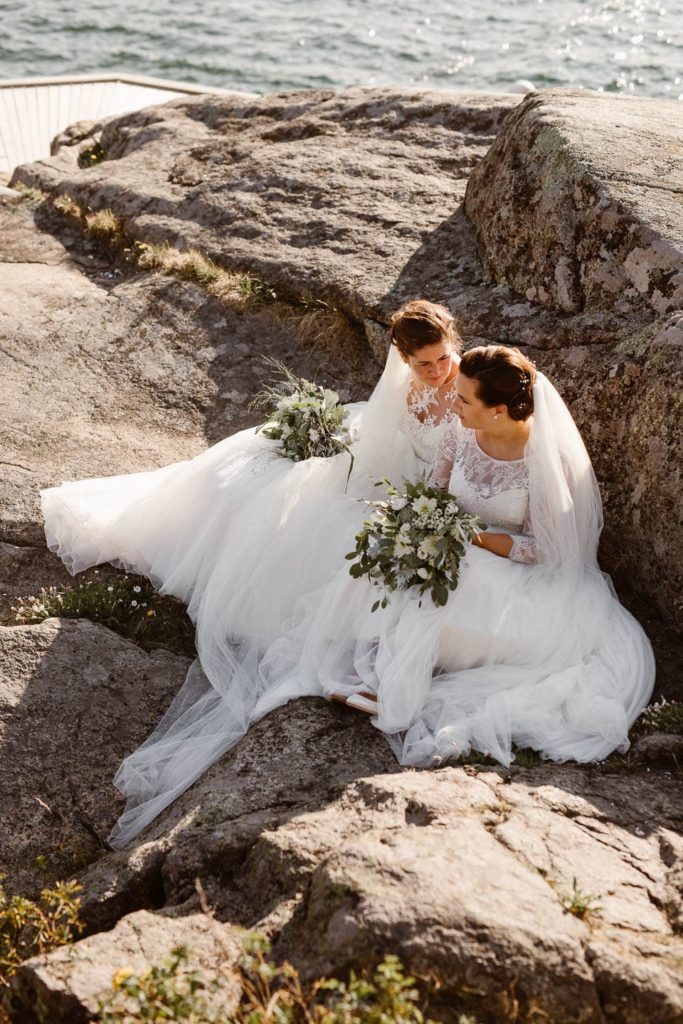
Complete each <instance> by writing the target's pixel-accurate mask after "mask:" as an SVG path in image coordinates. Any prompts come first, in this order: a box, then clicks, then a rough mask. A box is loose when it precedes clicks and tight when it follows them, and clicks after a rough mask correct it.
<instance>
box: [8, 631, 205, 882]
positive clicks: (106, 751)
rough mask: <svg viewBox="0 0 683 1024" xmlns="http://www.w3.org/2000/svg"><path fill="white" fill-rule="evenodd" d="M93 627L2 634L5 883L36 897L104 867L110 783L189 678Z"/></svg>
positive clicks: (114, 802)
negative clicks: (94, 865) (91, 867)
mask: <svg viewBox="0 0 683 1024" xmlns="http://www.w3.org/2000/svg"><path fill="white" fill-rule="evenodd" d="M187 665H188V662H187V661H186V660H185V659H184V658H180V657H177V656H176V655H172V654H169V653H168V652H166V651H154V652H153V653H149V654H148V653H145V652H144V651H142V650H141V649H140V648H139V647H137V646H136V645H135V644H133V643H131V642H129V641H127V640H124V639H122V638H121V637H119V636H117V635H116V634H115V633H112V632H111V630H109V629H106V628H105V627H104V626H99V625H95V624H93V623H91V622H89V621H88V620H87V619H77V620H67V619H47V620H45V621H44V622H43V623H42V624H40V625H35V626H15V627H7V626H4V627H0V748H1V749H2V767H3V780H4V781H3V786H2V792H1V794H0V832H1V834H2V847H1V849H0V873H3V872H4V873H5V874H6V875H7V882H6V885H7V888H8V891H10V892H18V893H21V894H22V895H23V894H26V895H29V894H35V893H36V892H37V891H38V890H39V889H40V888H41V887H42V886H44V885H45V884H48V883H49V881H50V880H52V879H54V878H65V877H68V876H70V875H72V874H74V873H75V872H76V871H78V870H82V868H83V866H84V865H85V864H88V863H90V862H91V861H92V860H94V859H97V858H98V857H101V856H102V853H103V852H104V850H105V845H104V844H105V840H106V837H107V835H108V833H109V829H110V828H111V825H112V824H113V821H114V820H115V818H116V817H117V816H118V813H119V810H120V806H121V805H120V795H119V794H117V792H116V790H115V789H114V787H113V785H112V778H113V776H114V773H115V771H116V769H117V768H118V765H119V764H120V762H121V760H122V758H123V756H124V755H125V754H127V753H129V752H130V750H132V749H133V748H134V747H136V746H137V745H138V744H139V743H141V742H142V740H143V739H144V738H145V736H146V735H147V734H148V733H149V732H150V731H151V729H152V728H153V726H154V725H156V723H157V722H158V720H159V717H160V716H161V714H162V713H163V711H164V710H165V707H166V706H167V704H168V703H170V700H171V698H172V696H173V694H174V693H175V691H176V690H177V689H178V687H179V686H180V684H181V683H182V681H183V679H184V678H185V673H186V671H187Z"/></svg>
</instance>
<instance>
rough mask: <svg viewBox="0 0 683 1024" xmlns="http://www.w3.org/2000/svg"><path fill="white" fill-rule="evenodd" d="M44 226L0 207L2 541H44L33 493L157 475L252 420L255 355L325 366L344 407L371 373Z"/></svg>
mask: <svg viewBox="0 0 683 1024" xmlns="http://www.w3.org/2000/svg"><path fill="white" fill-rule="evenodd" d="M44 216H45V217H46V218H47V220H48V223H47V224H45V225H44V226H45V227H48V225H50V226H51V227H52V228H53V230H55V232H56V236H55V235H53V234H51V233H50V232H49V230H45V231H42V232H41V231H39V230H37V229H36V224H35V223H34V214H33V212H32V209H31V207H29V206H27V205H23V206H20V207H17V206H11V207H5V206H3V205H2V203H0V232H2V238H3V242H2V247H3V250H4V247H5V245H7V247H8V250H9V252H8V260H9V262H6V263H5V264H4V266H3V271H2V286H0V346H2V348H3V350H4V351H5V353H6V354H7V358H6V367H5V372H4V374H3V386H2V395H3V402H4V410H5V415H4V417H3V423H2V426H0V450H1V452H2V454H0V459H1V460H2V468H3V473H2V477H1V479H0V508H1V510H2V511H1V512H0V540H4V541H7V542H10V543H12V544H17V543H19V544H33V545H41V546H42V545H44V543H45V540H44V534H43V526H42V517H41V514H40V509H39V504H38V491H39V489H40V488H41V487H46V486H49V485H51V484H56V483H60V482H61V481H62V480H70V479H80V478H85V477H92V476H103V475H109V474H115V473H125V472H133V471H135V470H138V469H152V468H154V467H156V466H162V465H166V464H167V463H169V462H175V461H178V460H180V459H183V458H188V457H191V456H192V455H196V454H197V453H198V452H199V451H201V450H202V449H204V448H205V447H207V445H208V444H211V443H214V442H216V441H218V440H220V439H221V438H222V437H224V436H225V435H226V434H228V433H231V432H232V431H234V430H239V429H241V428H242V427H244V426H247V425H249V424H253V423H254V422H257V421H258V413H256V412H254V411H253V410H252V409H250V408H249V404H250V402H251V400H252V398H253V397H254V394H255V392H256V390H257V389H258V387H259V383H260V381H261V379H262V376H263V365H264V364H263V363H262V356H263V355H266V354H271V355H272V354H274V355H277V356H278V357H279V358H280V359H282V360H283V361H285V362H286V363H287V364H288V365H291V366H296V367H297V368H298V369H299V371H300V372H301V373H302V374H305V375H307V376H315V375H316V374H318V375H320V371H321V368H322V366H323V364H324V374H325V381H326V383H329V384H330V386H332V387H339V388H341V389H343V391H344V397H345V400H349V399H351V398H360V397H365V395H366V394H367V392H368V389H369V388H370V387H371V386H372V383H373V382H374V380H375V379H376V377H377V373H378V368H377V366H376V364H375V363H374V361H373V359H372V357H371V355H370V353H369V352H367V351H364V352H363V353H362V354H359V350H358V346H356V349H355V352H354V348H353V339H351V343H350V344H349V347H348V350H347V352H345V353H341V352H340V353H337V354H335V353H331V352H326V353H323V352H322V351H321V350H319V349H318V350H317V351H316V349H315V347H314V346H313V345H312V344H311V343H310V342H309V343H307V344H302V342H301V341H300V340H299V338H298V337H297V334H296V331H295V330H294V329H293V328H292V327H288V326H287V325H285V324H278V323H277V321H275V320H273V319H272V318H269V317H268V316H267V314H265V313H261V314H256V315H254V316H251V317H249V316H241V315H238V314H237V313H235V312H234V311H232V310H230V309H227V308H226V307H225V306H224V305H221V304H220V303H219V302H218V301H216V300H215V299H212V298H211V297H210V296H208V295H207V294H206V293H205V292H204V291H202V290H201V289H200V288H199V287H197V286H196V285H194V284H192V283H190V282H181V281H178V280H174V279H172V278H167V277H162V276H160V275H159V274H156V273H136V272H135V271H134V270H132V268H130V267H127V266H126V265H125V264H123V265H121V264H120V263H115V262H112V261H111V260H110V259H103V258H101V257H100V256H98V257H97V258H95V257H94V256H93V253H92V252H87V251H84V248H85V246H84V243H83V240H82V239H80V236H79V241H80V245H81V247H82V248H78V247H77V246H76V245H75V244H74V241H73V239H72V240H71V242H70V245H71V254H70V251H69V249H67V248H66V246H65V244H63V243H61V242H60V240H59V238H60V235H61V233H62V232H64V231H68V232H72V231H73V230H74V229H72V228H70V227H69V226H68V225H67V227H66V228H65V225H64V221H63V220H61V221H55V220H54V216H53V217H52V220H50V218H49V217H48V214H47V213H45V214H44ZM35 217H36V218H37V219H38V220H39V221H40V216H39V215H38V214H35ZM41 223H43V222H42V221H41ZM5 226H6V227H7V230H5ZM86 244H87V243H86ZM22 255H23V261H22Z"/></svg>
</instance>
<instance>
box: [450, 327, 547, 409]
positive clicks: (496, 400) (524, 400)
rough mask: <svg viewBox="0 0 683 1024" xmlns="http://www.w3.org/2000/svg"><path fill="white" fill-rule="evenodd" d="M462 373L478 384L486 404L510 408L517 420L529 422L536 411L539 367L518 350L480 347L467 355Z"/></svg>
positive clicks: (463, 360)
mask: <svg viewBox="0 0 683 1024" xmlns="http://www.w3.org/2000/svg"><path fill="white" fill-rule="evenodd" d="M460 373H463V374H464V375H465V376H466V377H469V378H470V379H471V380H476V382H477V394H478V396H479V398H480V399H481V400H482V402H483V403H484V405H489V406H494V405H507V408H508V415H509V417H510V419H513V420H526V419H528V418H529V416H531V414H532V412H533V411H534V396H533V387H534V384H535V383H536V367H535V366H534V364H533V363H532V362H531V360H530V359H527V357H526V356H525V355H522V353H521V352H520V351H519V349H518V348H508V346H507V345H479V346H478V347H477V348H471V349H470V350H469V352H465V354H464V356H463V357H462V358H461V360H460Z"/></svg>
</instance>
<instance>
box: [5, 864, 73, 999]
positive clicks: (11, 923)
mask: <svg viewBox="0 0 683 1024" xmlns="http://www.w3.org/2000/svg"><path fill="white" fill-rule="evenodd" d="M3 878H4V876H2V875H0V992H1V991H2V989H3V988H7V986H8V984H9V979H10V977H11V975H12V974H14V972H15V971H16V969H17V967H18V966H19V964H20V963H22V961H24V960H27V959H28V958H29V957H32V956H37V955H38V954H41V953H49V952H50V950H52V949H56V948H57V947H58V946H64V945H66V944H67V943H69V942H72V941H73V940H74V939H75V938H77V937H78V935H79V934H80V933H81V932H82V931H83V928H84V925H83V922H82V921H81V919H80V916H79V914H80V898H79V896H78V893H79V892H80V888H81V887H80V886H79V885H78V884H77V883H76V882H57V883H56V884H55V886H54V888H52V889H43V890H42V892H41V894H40V898H39V900H38V902H34V901H33V900H29V899H26V898H25V897H23V896H8V895H7V894H6V893H5V889H4V886H3V885H2V879H3Z"/></svg>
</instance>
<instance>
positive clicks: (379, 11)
mask: <svg viewBox="0 0 683 1024" xmlns="http://www.w3.org/2000/svg"><path fill="white" fill-rule="evenodd" d="M0 18H1V22H2V35H1V36H0V78H17V77H26V76H33V75H69V74H84V73H88V72H94V71H108V72H111V71H117V72H122V71H125V72H128V73H131V74H146V75H154V76H157V77H161V78H174V79H179V80H183V81H189V82H196V83H200V84H207V85H214V86H223V87H227V88H239V89H245V90H249V91H253V92H268V91H273V90H283V89H296V88H311V87H317V88H326V87H331V88H337V87H340V86H347V85H353V84H358V85H401V86H410V87H415V86H417V87H427V88H453V89H475V90H494V91H500V90H509V89H510V88H511V87H512V86H513V85H514V83H515V82H517V81H518V80H520V79H524V80H528V81H530V82H532V83H533V84H534V85H535V86H536V87H537V88H543V87H548V86H574V87H577V86H578V87H583V88H587V89H598V90H605V91H610V92H621V93H629V94H640V95H650V96H662V97H668V98H672V99H678V100H681V99H683V0H308V2H305V0H248V2H239V0H201V2H199V0H184V2H178V0H175V2H173V3H171V2H169V0H144V2H143V0H117V2H112V0H68V2H67V0H28V2H25V3H20V2H17V0H12V2H8V0H0Z"/></svg>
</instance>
